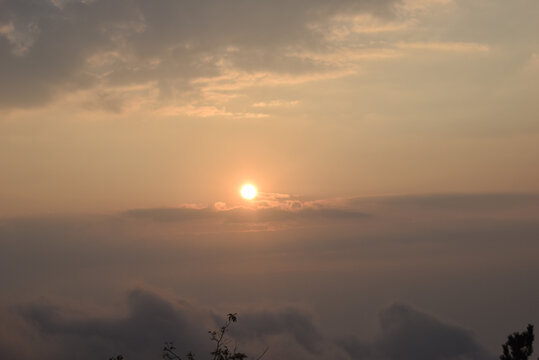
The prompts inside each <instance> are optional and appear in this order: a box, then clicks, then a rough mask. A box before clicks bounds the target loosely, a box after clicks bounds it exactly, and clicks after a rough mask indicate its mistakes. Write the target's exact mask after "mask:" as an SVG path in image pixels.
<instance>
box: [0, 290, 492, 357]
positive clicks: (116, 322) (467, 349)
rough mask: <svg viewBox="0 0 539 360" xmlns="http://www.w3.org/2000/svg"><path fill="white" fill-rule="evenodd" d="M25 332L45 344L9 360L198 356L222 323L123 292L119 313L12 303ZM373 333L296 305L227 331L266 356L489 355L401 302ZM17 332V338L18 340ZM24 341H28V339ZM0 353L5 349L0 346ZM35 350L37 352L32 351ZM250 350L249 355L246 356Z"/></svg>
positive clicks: (183, 305) (194, 307)
mask: <svg viewBox="0 0 539 360" xmlns="http://www.w3.org/2000/svg"><path fill="white" fill-rule="evenodd" d="M17 313H18V314H19V316H20V320H22V321H23V322H25V323H26V325H27V328H26V330H25V332H21V333H15V337H19V339H18V341H21V342H24V341H25V339H24V337H27V336H28V333H32V334H33V335H32V336H33V337H37V338H39V340H40V341H42V342H41V343H39V346H43V344H45V343H49V344H54V346H53V347H50V346H49V348H45V349H38V350H42V351H40V352H39V355H37V353H36V354H34V355H32V354H25V355H20V356H18V357H12V358H13V359H17V360H18V359H21V360H22V359H28V360H31V359H34V358H41V359H52V358H54V359H70V358H72V357H73V356H76V357H77V358H78V359H96V358H107V357H108V356H111V355H114V354H118V353H122V354H124V355H125V356H126V357H127V359H134V360H136V359H151V358H156V359H157V358H159V356H160V351H161V348H162V345H163V342H164V341H169V340H174V341H175V346H176V347H177V349H178V350H177V351H178V352H179V353H180V354H183V353H187V352H188V351H193V352H195V354H198V357H199V358H204V355H205V354H208V353H209V352H210V351H211V343H210V341H209V338H208V334H207V331H206V330H207V329H208V328H210V329H213V328H215V327H216V326H219V324H222V323H223V321H224V320H223V319H222V317H220V316H218V315H216V314H215V313H213V312H211V311H209V310H207V309H205V308H204V307H202V306H200V305H198V304H196V303H192V302H186V301H183V300H180V301H173V300H170V299H167V298H166V297H164V296H162V295H158V294H156V293H154V292H150V291H147V290H141V289H138V290H134V291H131V292H130V293H129V294H128V296H127V313H126V314H125V315H109V316H95V315H90V316H89V315H87V314H80V313H79V314H74V313H73V311H68V310H67V309H65V308H61V307H58V306H52V305H50V303H45V302H35V303H30V304H26V305H24V306H19V310H18V311H17ZM380 325H381V332H380V333H379V334H378V336H377V338H376V340H374V341H361V340H360V339H359V338H358V337H357V336H348V337H347V338H346V339H344V340H343V339H342V338H341V339H339V338H335V337H334V336H332V335H330V334H328V333H327V331H325V330H324V328H323V327H321V326H320V325H318V324H317V323H316V322H314V321H313V319H312V317H311V316H310V315H308V314H306V313H304V312H301V311H298V310H296V309H292V308H289V309H284V310H277V309H275V310H258V311H245V312H243V313H241V314H240V316H239V322H238V323H237V324H234V325H233V326H232V327H231V329H230V332H229V336H230V337H231V338H230V340H229V342H228V344H229V345H230V346H236V345H237V346H239V347H240V349H248V350H249V351H251V352H253V351H258V352H261V351H262V350H264V348H262V347H261V346H267V347H268V348H269V352H268V353H267V355H266V358H268V359H279V358H283V357H287V356H288V357H292V356H293V357H294V358H295V359H386V360H393V359H394V360H397V359H415V360H436V359H446V360H451V359H455V360H456V359H473V360H482V359H488V358H489V356H488V355H487V353H486V352H485V351H484V350H483V348H482V347H481V346H480V345H479V344H478V343H477V342H476V341H475V339H474V337H473V336H472V335H471V334H470V333H469V332H467V331H465V330H463V329H460V328H458V327H455V326H452V325H447V324H445V323H443V322H442V321H440V320H438V319H436V318H435V317H432V316H430V315H426V314H424V313H422V312H419V311H417V310H414V309H412V308H410V307H408V306H404V305H393V306H391V307H389V308H388V309H386V310H384V311H383V312H382V313H381V314H380ZM21 338H22V339H21ZM28 340H29V339H28ZM0 351H1V352H2V354H3V355H5V354H8V351H13V350H12V349H7V348H1V347H0ZM36 355H37V356H36ZM253 355H254V354H252V353H251V356H253Z"/></svg>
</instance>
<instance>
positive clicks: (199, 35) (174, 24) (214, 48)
mask: <svg viewBox="0 0 539 360" xmlns="http://www.w3.org/2000/svg"><path fill="white" fill-rule="evenodd" d="M393 2H394V1H393V0H384V1H372V0H364V1H355V0H339V1H332V2H327V1H318V0H316V1H306V0H295V1H271V2H263V3H260V2H252V1H247V0H241V1H226V2H223V1H216V0H209V1H204V2H196V3H193V2H190V1H170V0H161V1H156V2H151V3H150V2H147V1H143V0H96V1H64V2H60V1H57V2H54V3H53V2H52V1H38V0H2V1H0V14H1V15H0V26H3V29H4V30H3V31H2V33H1V34H3V35H0V77H2V80H3V81H2V85H0V106H3V107H12V106H28V105H37V104H42V103H44V102H46V101H48V100H49V99H50V98H51V97H52V96H54V94H55V93H56V92H59V91H65V90H68V89H71V90H73V89H85V88H89V87H91V86H93V85H99V84H102V85H107V86H111V85H131V84H142V83H147V82H155V83H157V85H158V88H159V89H160V91H161V96H167V94H168V95H170V94H172V93H174V92H176V91H180V92H182V91H185V90H186V88H187V87H190V86H191V85H190V80H192V79H195V78H198V77H207V76H215V75H219V74H221V72H222V62H223V61H225V62H226V63H229V65H230V66H231V67H238V68H240V69H244V70H246V71H254V70H271V71H277V72H294V73H295V72H298V71H300V72H301V71H305V70H307V71H308V70H309V69H311V70H312V68H313V66H314V64H312V63H309V62H305V60H300V59H297V58H293V57H292V58H291V57H287V56H285V55H283V56H280V55H279V56H278V55H277V54H281V53H283V50H285V49H286V48H288V47H316V46H321V42H320V36H319V35H317V34H315V33H313V31H311V30H310V29H309V27H308V26H309V25H310V24H312V23H315V22H319V21H324V20H327V19H329V18H331V17H332V16H333V15H335V14H340V13H347V14H350V13H355V12H371V13H375V14H378V15H380V16H384V15H388V14H389V13H390V12H391V4H392V3H393ZM230 49H234V50H233V51H231V50H230ZM102 96H104V97H105V98H108V96H107V95H102ZM115 109H116V108H115Z"/></svg>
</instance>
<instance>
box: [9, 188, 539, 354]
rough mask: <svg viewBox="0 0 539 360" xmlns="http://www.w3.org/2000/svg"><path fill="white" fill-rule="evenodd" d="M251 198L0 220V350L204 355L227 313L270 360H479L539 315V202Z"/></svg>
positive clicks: (517, 198)
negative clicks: (166, 347) (235, 203)
mask: <svg viewBox="0 0 539 360" xmlns="http://www.w3.org/2000/svg"><path fill="white" fill-rule="evenodd" d="M263 195H264V197H265V199H261V200H260V202H259V203H258V204H257V203H254V204H251V205H249V206H244V207H231V206H227V205H225V204H217V205H214V206H210V207H200V206H193V205H182V206H180V207H176V208H151V209H134V210H129V211H125V212H121V213H115V214H108V215H85V216H82V215H77V216H75V215H70V216H44V217H26V218H13V219H10V220H3V221H2V223H1V224H0V240H1V241H0V250H1V251H0V263H1V264H2V265H1V266H2V272H1V273H0V274H1V275H0V276H1V277H0V280H1V281H2V284H3V290H1V291H2V292H1V295H2V297H1V298H2V301H1V303H0V305H1V311H0V314H1V315H0V316H2V318H3V321H2V326H1V327H0V351H1V354H2V355H5V356H6V357H9V358H13V359H35V358H37V357H40V358H43V356H45V358H51V359H52V358H54V359H63V358H69V356H71V355H72V354H73V352H76V351H77V350H79V351H81V353H84V354H86V355H87V356H88V358H94V357H103V356H112V355H114V354H116V353H120V352H121V353H124V354H126V355H128V356H129V358H133V359H137V358H139V357H140V358H145V357H158V356H159V351H160V349H161V345H162V342H163V341H168V340H176V341H177V345H178V348H179V349H181V351H185V352H186V351H189V350H193V351H195V352H197V353H199V354H204V353H205V352H206V351H207V346H208V341H207V339H206V330H208V329H211V328H214V327H215V326H218V324H219V323H220V321H221V320H220V319H221V318H220V317H219V316H217V315H216V314H226V313H228V312H239V313H240V321H239V323H238V324H237V326H235V330H234V331H233V332H232V333H231V334H232V336H233V337H234V338H235V339H236V340H237V341H238V343H239V344H240V345H241V346H242V349H244V350H245V351H248V352H249V353H250V354H256V353H258V352H261V351H263V350H264V349H265V347H266V346H269V347H270V351H271V358H273V357H275V358H282V357H283V356H284V354H286V355H287V356H292V355H293V356H294V358H297V359H335V358H336V356H338V358H340V359H370V358H373V357H374V358H384V359H385V358H387V359H463V358H464V359H466V358H469V359H486V358H489V356H490V357H492V356H491V355H489V354H496V353H497V352H498V349H499V345H500V344H501V343H502V342H503V340H504V338H505V336H506V335H507V334H508V333H510V332H511V331H514V330H517V329H519V325H521V324H525V323H527V322H534V321H535V319H537V318H538V316H539V314H537V312H536V311H535V310H534V309H535V307H534V306H533V304H535V303H536V302H537V300H538V299H539V293H538V292H537V289H536V288H535V287H530V286H529V284H530V283H533V279H534V278H535V277H536V276H538V275H539V268H538V267H537V256H536V254H537V253H538V251H537V249H536V248H537V241H536V239H537V236H538V234H539V228H538V226H537V224H538V219H537V214H539V211H538V210H539V199H538V197H537V196H536V195H529V194H528V195H527V194H521V195H511V194H498V195H443V196H442V195H436V196H435V195H432V196H399V197H368V198H340V199H326V200H312V199H311V200H307V199H302V198H298V197H294V196H289V195H285V194H263ZM523 250H524V251H523ZM133 289H136V290H133ZM126 292H127V294H128V295H127V300H126V301H127V306H126V305H125V304H124V300H121V299H124V298H125V297H126ZM455 293H465V294H466V296H462V297H455V296H454V294H455ZM514 294H520V295H519V296H514ZM178 299H183V300H178ZM402 304H408V305H402ZM507 304H512V306H513V309H514V311H512V312H507V311H506V309H507ZM376 314H379V317H377V316H376ZM429 314H430V315H429ZM493 314H495V316H494V315H493ZM439 318H441V319H447V320H446V321H441V320H439ZM464 329H469V331H468V330H464ZM418 339H419V340H418ZM425 339H430V340H427V341H425ZM26 343H32V346H31V347H25V346H21V344H26ZM434 344H436V345H434ZM243 346H244V347H243ZM291 354H292V355H291ZM81 356H82V355H81Z"/></svg>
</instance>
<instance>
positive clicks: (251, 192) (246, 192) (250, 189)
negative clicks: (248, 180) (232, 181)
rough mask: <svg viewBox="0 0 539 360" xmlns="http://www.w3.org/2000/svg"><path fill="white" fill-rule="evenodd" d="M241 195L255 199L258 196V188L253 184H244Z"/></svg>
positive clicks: (248, 198)
mask: <svg viewBox="0 0 539 360" xmlns="http://www.w3.org/2000/svg"><path fill="white" fill-rule="evenodd" d="M241 196H242V197H243V198H244V199H247V200H251V199H254V198H255V196H256V188H255V187H254V186H253V185H251V184H247V185H243V187H242V188H241Z"/></svg>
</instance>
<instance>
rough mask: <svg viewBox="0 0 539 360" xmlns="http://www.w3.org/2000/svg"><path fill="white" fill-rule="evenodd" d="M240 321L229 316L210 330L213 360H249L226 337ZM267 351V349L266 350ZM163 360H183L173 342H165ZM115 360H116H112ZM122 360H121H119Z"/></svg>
mask: <svg viewBox="0 0 539 360" xmlns="http://www.w3.org/2000/svg"><path fill="white" fill-rule="evenodd" d="M236 321H238V315H237V314H235V313H234V314H228V316H227V321H226V323H225V324H224V325H223V326H221V327H220V328H219V329H218V330H210V331H208V333H209V334H210V340H211V341H213V342H215V349H214V350H213V351H212V352H211V355H212V360H244V359H247V355H246V354H244V353H241V352H238V351H237V350H236V348H235V347H234V349H230V348H229V347H228V342H229V341H230V339H228V338H227V337H226V332H227V330H228V328H229V327H230V325H232V323H235V322H236ZM266 351H267V349H266ZM266 351H264V353H262V355H261V356H259V357H258V359H257V360H259V359H261V358H262V356H264V354H265V353H266ZM163 359H164V360H183V359H182V357H181V356H180V355H178V353H177V352H176V347H175V346H174V343H173V342H165V345H164V346H163ZM185 359H186V360H195V355H193V353H191V352H189V353H187V355H185ZM111 360H114V359H111ZM119 360H121V359H119Z"/></svg>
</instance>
